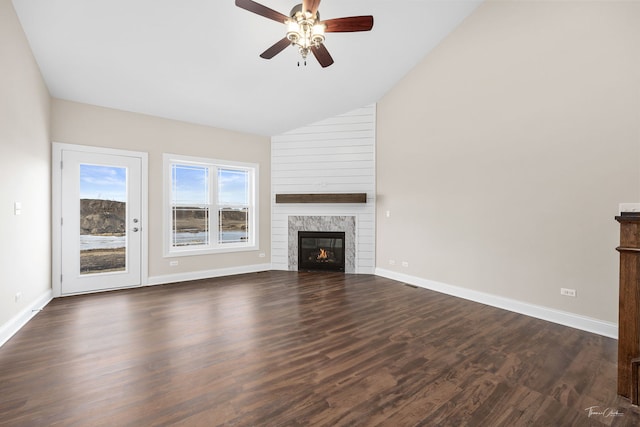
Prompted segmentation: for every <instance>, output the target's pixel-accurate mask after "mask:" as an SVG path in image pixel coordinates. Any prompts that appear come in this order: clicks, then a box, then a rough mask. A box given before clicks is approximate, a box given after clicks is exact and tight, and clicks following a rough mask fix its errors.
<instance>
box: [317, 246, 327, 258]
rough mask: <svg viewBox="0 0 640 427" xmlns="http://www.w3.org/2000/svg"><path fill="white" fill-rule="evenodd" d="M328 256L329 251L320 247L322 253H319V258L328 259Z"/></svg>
mask: <svg viewBox="0 0 640 427" xmlns="http://www.w3.org/2000/svg"><path fill="white" fill-rule="evenodd" d="M327 258H328V256H327V251H325V250H324V249H322V248H320V254H319V255H318V259H327Z"/></svg>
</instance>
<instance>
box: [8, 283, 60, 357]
mask: <svg viewBox="0 0 640 427" xmlns="http://www.w3.org/2000/svg"><path fill="white" fill-rule="evenodd" d="M52 299H53V290H51V289H49V290H48V291H46V292H45V293H43V294H42V295H41V296H40V297H39V298H38V299H36V300H35V301H34V302H32V303H31V304H29V305H28V306H27V307H25V308H24V309H23V310H22V311H20V312H19V313H18V314H16V315H15V316H13V317H12V318H11V319H9V321H8V322H7V323H5V324H4V325H2V326H0V347H2V346H3V345H4V343H6V342H7V341H9V339H10V338H11V337H12V336H14V335H15V334H16V332H18V331H19V330H20V329H21V328H22V327H23V326H24V325H26V324H27V322H29V320H31V319H32V318H33V316H35V315H36V314H38V312H39V311H40V310H42V309H43V308H44V307H45V306H46V305H47V304H49V302H51V300H52Z"/></svg>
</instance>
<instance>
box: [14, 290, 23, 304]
mask: <svg viewBox="0 0 640 427" xmlns="http://www.w3.org/2000/svg"><path fill="white" fill-rule="evenodd" d="M21 299H22V292H16V296H15V300H16V302H18V301H20V300H21Z"/></svg>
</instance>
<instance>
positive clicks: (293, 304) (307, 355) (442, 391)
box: [0, 272, 640, 427]
mask: <svg viewBox="0 0 640 427" xmlns="http://www.w3.org/2000/svg"><path fill="white" fill-rule="evenodd" d="M616 345H617V344H616V341H615V340H613V339H609V338H604V337H601V336H598V335H594V334H590V333H587V332H582V331H579V330H575V329H571V328H567V327H563V326H559V325H556V324H553V323H549V322H545V321H542V320H537V319H533V318H529V317H526V316H523V315H519V314H515V313H511V312H508V311H504V310H500V309H496V308H492V307H488V306H484V305H481V304H477V303H473V302H469V301H465V300H462V299H458V298H454V297H450V296H446V295H443V294H439V293H436V292H432V291H428V290H425V289H417V288H412V287H409V286H405V285H403V284H401V283H398V282H394V281H391V280H387V279H384V278H380V277H375V276H368V275H344V274H340V273H296V272H265V273H257V274H248V275H241V276H234V277H227V278H218V279H211V280H202V281H195V282H189V283H182V284H175V285H165V286H155V287H147V288H141V289H134V290H125V291H114V292H107V293H102V294H93V295H85V296H77V297H68V298H59V299H56V300H54V301H52V302H51V303H50V304H49V305H48V306H47V307H46V308H45V309H44V310H43V311H42V312H41V313H39V314H38V315H37V316H36V317H35V318H34V319H33V320H32V321H31V322H30V323H29V324H27V325H26V326H25V327H24V328H23V329H22V330H21V331H20V332H18V334H16V335H15V336H14V337H13V338H12V339H11V340H9V341H8V342H7V343H6V344H5V345H4V346H3V347H2V348H0V424H1V425H9V426H23V425H24V426H49V425H65V426H66V425H73V426H98V425H111V426H150V425H174V424H175V425H185V426H187V425H195V426H200V425H202V426H215V425H228V426H298V425H305V426H306V425H312V426H316V425H317V426H343V425H349V426H356V425H357V426H360V425H361V426H375V425H383V426H394V427H395V426H413V425H419V426H490V427H493V426H521V425H536V426H538V425H539V426H638V425H640V411H639V410H638V408H637V407H634V406H632V405H630V404H629V402H628V401H627V400H625V399H623V398H619V397H617V396H616V357H617V354H616V352H617V350H616ZM588 408H591V411H590V410H589V409H588Z"/></svg>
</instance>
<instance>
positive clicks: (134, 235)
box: [61, 150, 142, 294]
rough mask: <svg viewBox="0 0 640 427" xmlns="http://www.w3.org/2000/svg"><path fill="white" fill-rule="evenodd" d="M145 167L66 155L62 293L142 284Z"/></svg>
mask: <svg viewBox="0 0 640 427" xmlns="http://www.w3.org/2000/svg"><path fill="white" fill-rule="evenodd" d="M140 212H141V164H140V159H139V158H136V157H128V156H119V155H111V154H99V153H94V152H91V153H88V152H79V151H71V150H63V152H62V221H61V222H62V224H61V227H62V233H61V236H62V238H61V245H62V248H61V254H62V256H61V259H62V269H61V271H62V282H61V290H62V294H73V293H84V292H94V291H99V290H107V289H114V288H122V287H132V286H137V285H139V284H140V281H141V279H140V277H141V276H140V271H141V268H140V264H141V238H140V236H141V233H140V230H141V227H142V224H141V223H140Z"/></svg>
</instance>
